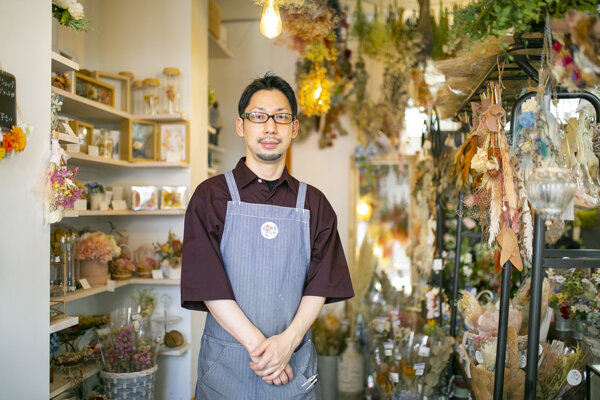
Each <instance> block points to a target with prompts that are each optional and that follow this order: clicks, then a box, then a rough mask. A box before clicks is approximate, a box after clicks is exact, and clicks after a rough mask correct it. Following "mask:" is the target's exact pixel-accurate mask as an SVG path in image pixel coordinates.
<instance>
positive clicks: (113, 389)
mask: <svg viewBox="0 0 600 400" xmlns="http://www.w3.org/2000/svg"><path fill="white" fill-rule="evenodd" d="M157 369H158V365H155V366H154V367H152V368H150V369H145V370H143V371H139V372H128V373H123V374H119V373H115V372H106V371H100V378H102V382H103V383H104V388H105V390H106V395H107V396H108V398H109V399H110V400H153V399H154V377H155V376H156V370H157Z"/></svg>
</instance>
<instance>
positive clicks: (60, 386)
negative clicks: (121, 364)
mask: <svg viewBox="0 0 600 400" xmlns="http://www.w3.org/2000/svg"><path fill="white" fill-rule="evenodd" d="M100 371H102V363H100V362H94V363H89V364H87V365H86V366H85V369H84V372H83V380H86V379H87V378H89V377H91V376H92V375H95V374H97V373H98V372H100ZM46 379H47V378H46ZM73 387H75V385H74V384H73V382H72V381H70V380H69V379H68V378H67V375H66V374H65V373H63V372H62V371H60V369H58V368H56V369H55V372H54V382H52V383H51V384H50V398H53V397H56V396H58V395H59V394H61V393H63V392H66V391H67V390H69V389H71V388H73Z"/></svg>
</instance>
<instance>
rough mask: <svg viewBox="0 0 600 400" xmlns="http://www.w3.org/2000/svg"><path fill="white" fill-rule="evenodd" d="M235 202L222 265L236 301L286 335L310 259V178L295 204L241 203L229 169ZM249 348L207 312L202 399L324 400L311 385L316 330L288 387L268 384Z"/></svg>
mask: <svg viewBox="0 0 600 400" xmlns="http://www.w3.org/2000/svg"><path fill="white" fill-rule="evenodd" d="M225 178H226V180H227V186H228V188H229V192H230V194H231V198H232V200H231V201H229V202H228V203H227V214H226V216H225V227H224V231H223V237H222V239H221V249H220V250H221V256H222V258H223V265H224V267H225V270H226V272H227V276H228V277H229V281H230V282H231V285H232V287H233V293H234V295H235V300H236V302H237V304H238V305H239V306H240V308H241V309H242V311H243V312H244V314H245V315H246V316H247V317H248V319H249V320H250V321H251V322H252V323H253V324H254V325H255V326H256V327H257V328H258V329H259V330H260V331H261V332H262V333H263V334H264V335H265V337H271V336H273V335H277V334H279V333H281V332H283V331H284V330H285V329H286V328H287V327H288V326H289V325H290V323H291V322H292V320H293V318H294V316H295V315H296V311H297V310H298V306H299V304H300V300H301V299H302V293H303V290H304V284H305V281H306V276H307V274H308V267H309V264H310V254H311V248H310V230H309V222H310V212H309V210H306V209H304V200H305V197H306V183H304V182H301V183H300V187H299V189H298V198H297V200H296V208H292V207H280V206H273V205H265V204H252V203H244V202H242V201H240V194H239V191H238V189H237V185H236V183H235V179H234V177H233V173H232V172H231V171H230V172H227V173H226V174H225ZM250 361H251V360H250V356H249V354H248V352H247V351H246V349H245V348H244V347H243V346H242V345H241V344H240V343H239V342H238V341H237V340H236V339H235V338H233V336H231V335H230V334H229V333H227V332H226V331H225V330H224V329H223V328H222V327H221V326H220V325H219V324H218V323H217V322H216V320H215V319H214V318H213V316H212V315H211V314H210V313H209V314H208V316H207V318H206V326H205V328H204V334H203V335H202V345H201V348H200V355H199V358H198V382H197V384H196V396H195V398H196V400H201V399H207V400H215V399H231V400H238V399H240V400H242V399H243V400H251V399H256V400H271V399H272V400H283V399H319V398H320V397H321V396H320V387H319V386H318V384H317V385H314V386H312V387H311V388H309V389H307V387H309V386H310V385H307V384H306V383H307V380H308V379H310V377H312V376H313V375H316V373H317V357H316V352H315V348H314V346H313V343H312V340H311V335H310V330H309V331H308V332H307V333H306V335H305V336H304V338H303V340H302V342H301V344H300V346H298V348H297V349H296V350H295V352H294V354H293V355H292V358H291V359H290V362H289V364H290V366H291V367H292V371H293V373H294V379H293V380H292V381H290V382H288V383H287V384H285V385H280V386H275V385H269V384H267V383H265V382H264V381H263V380H262V378H261V377H260V376H258V375H256V374H255V373H254V371H252V370H251V369H250V367H249V363H250Z"/></svg>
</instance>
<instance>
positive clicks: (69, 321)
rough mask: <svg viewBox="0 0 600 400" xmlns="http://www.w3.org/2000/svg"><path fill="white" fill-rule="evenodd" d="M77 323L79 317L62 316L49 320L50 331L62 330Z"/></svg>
mask: <svg viewBox="0 0 600 400" xmlns="http://www.w3.org/2000/svg"><path fill="white" fill-rule="evenodd" d="M78 323H79V317H64V318H60V319H55V320H53V321H50V333H55V332H58V331H62V330H63V329H67V328H70V327H71V326H75V325H77V324H78Z"/></svg>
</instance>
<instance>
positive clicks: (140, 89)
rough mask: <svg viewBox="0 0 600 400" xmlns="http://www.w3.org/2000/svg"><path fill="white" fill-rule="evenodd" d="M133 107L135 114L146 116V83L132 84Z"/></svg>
mask: <svg viewBox="0 0 600 400" xmlns="http://www.w3.org/2000/svg"><path fill="white" fill-rule="evenodd" d="M131 107H132V113H133V114H144V82H143V81H133V83H132V84H131Z"/></svg>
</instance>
